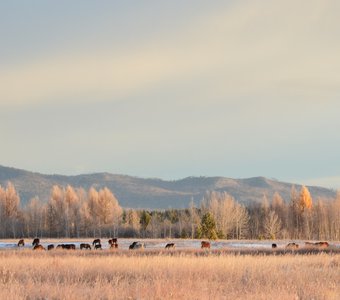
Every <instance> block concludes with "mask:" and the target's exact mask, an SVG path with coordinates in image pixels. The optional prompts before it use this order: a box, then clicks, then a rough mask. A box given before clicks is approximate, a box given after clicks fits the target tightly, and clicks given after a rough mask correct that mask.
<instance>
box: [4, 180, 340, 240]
mask: <svg viewBox="0 0 340 300" xmlns="http://www.w3.org/2000/svg"><path fill="white" fill-rule="evenodd" d="M236 200H237V199H234V198H233V197H232V196H230V195H229V194H228V193H226V192H216V191H211V192H206V194H205V195H204V197H203V198H202V200H201V202H200V204H199V205H196V204H195V203H194V202H193V201H189V202H188V205H187V208H184V209H170V208H169V209H164V210H145V209H134V208H129V209H127V208H122V207H121V206H120V204H119V201H118V199H117V198H116V196H115V195H114V193H113V192H112V191H111V190H110V189H108V188H106V187H104V188H101V189H98V190H97V189H96V188H94V187H91V188H90V189H89V190H85V189H82V188H74V187H72V186H70V185H68V186H66V187H61V186H58V185H55V186H53V188H52V189H51V192H50V198H49V200H48V202H47V203H46V202H41V201H40V200H39V198H37V197H33V198H32V199H30V201H28V202H27V204H26V205H22V203H21V201H20V197H19V195H18V193H17V191H16V188H15V186H14V185H13V184H12V183H11V182H9V183H8V184H7V185H6V186H4V187H1V186H0V225H1V226H0V228H1V229H0V237H1V238H18V237H35V236H38V237H58V238H61V237H95V236H100V237H112V236H115V237H141V238H209V239H308V240H312V239H317V240H320V239H327V240H340V193H337V195H336V196H335V197H334V199H331V200H330V199H326V200H325V199H322V198H318V199H312V197H311V195H310V192H309V190H308V188H307V187H305V186H302V187H301V189H300V190H297V189H296V188H295V187H294V186H292V188H291V193H290V197H289V199H283V198H282V197H281V195H280V194H279V193H278V192H276V193H274V194H273V197H272V198H270V199H268V197H266V196H265V195H264V196H263V199H262V201H261V202H253V203H250V204H249V205H244V204H240V203H239V202H238V201H236Z"/></svg>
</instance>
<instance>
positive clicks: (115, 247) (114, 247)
mask: <svg viewBox="0 0 340 300" xmlns="http://www.w3.org/2000/svg"><path fill="white" fill-rule="evenodd" d="M110 249H118V244H117V243H113V244H111V245H110Z"/></svg>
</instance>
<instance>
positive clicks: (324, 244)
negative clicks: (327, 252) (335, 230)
mask: <svg viewBox="0 0 340 300" xmlns="http://www.w3.org/2000/svg"><path fill="white" fill-rule="evenodd" d="M315 246H317V247H320V248H327V247H329V244H328V243H327V242H317V243H315Z"/></svg>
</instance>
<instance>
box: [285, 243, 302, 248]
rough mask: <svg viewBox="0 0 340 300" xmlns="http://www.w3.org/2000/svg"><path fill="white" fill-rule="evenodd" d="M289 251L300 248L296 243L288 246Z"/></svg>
mask: <svg viewBox="0 0 340 300" xmlns="http://www.w3.org/2000/svg"><path fill="white" fill-rule="evenodd" d="M286 248H287V249H298V248H299V245H298V244H296V243H289V244H288V245H287V246H286Z"/></svg>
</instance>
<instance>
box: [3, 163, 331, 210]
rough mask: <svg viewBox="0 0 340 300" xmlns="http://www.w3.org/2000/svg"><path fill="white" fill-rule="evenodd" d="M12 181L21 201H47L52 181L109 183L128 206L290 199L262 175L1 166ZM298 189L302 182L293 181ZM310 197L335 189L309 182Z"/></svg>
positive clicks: (286, 186) (285, 186) (287, 186)
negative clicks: (226, 198)
mask: <svg viewBox="0 0 340 300" xmlns="http://www.w3.org/2000/svg"><path fill="white" fill-rule="evenodd" d="M8 181H11V182H12V183H13V184H14V186H15V188H16V190H17V191H18V192H19V195H20V198H21V202H22V203H23V204H25V203H26V202H27V201H28V200H29V199H31V198H32V197H34V196H38V197H39V198H40V200H42V201H48V199H49V197H50V191H51V188H52V186H53V185H59V186H64V187H65V186H67V185H68V184H69V185H71V186H73V187H82V188H84V189H86V190H88V189H89V188H90V187H91V186H93V187H95V188H96V189H99V188H103V187H108V188H109V189H110V190H111V191H112V192H113V193H114V194H115V195H116V197H117V199H118V201H119V203H120V205H122V206H123V207H131V208H150V209H156V208H158V209H162V208H169V207H172V208H184V207H187V206H188V204H189V202H190V200H191V199H194V201H195V203H197V204H198V203H199V202H200V201H201V200H202V198H203V196H204V194H205V193H206V191H219V192H222V191H225V192H227V193H228V194H230V195H232V196H233V197H234V198H235V199H236V200H237V201H239V202H241V203H249V202H253V201H261V199H262V198H263V195H264V194H265V195H266V196H267V197H268V199H271V198H272V195H273V194H274V193H275V192H278V193H279V194H280V195H281V196H282V197H283V198H284V199H285V200H286V201H289V198H290V191H291V188H292V185H293V184H292V183H284V182H279V181H275V180H270V179H267V178H264V177H254V178H247V179H231V178H225V177H187V178H184V179H180V180H174V181H166V180H161V179H151V178H147V179H145V178H138V177H132V176H127V175H114V174H109V173H97V174H85V175H77V176H62V175H43V174H40V173H33V172H29V171H25V170H19V169H14V168H8V167H3V166H0V185H1V186H3V187H4V186H6V184H7V182H8ZM295 187H296V189H297V190H298V191H299V190H300V188H301V186H300V185H298V184H295ZM308 189H309V191H310V192H311V195H312V197H313V199H317V198H318V197H323V198H332V197H335V194H336V192H335V191H334V190H330V189H326V188H322V187H314V186H308Z"/></svg>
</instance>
